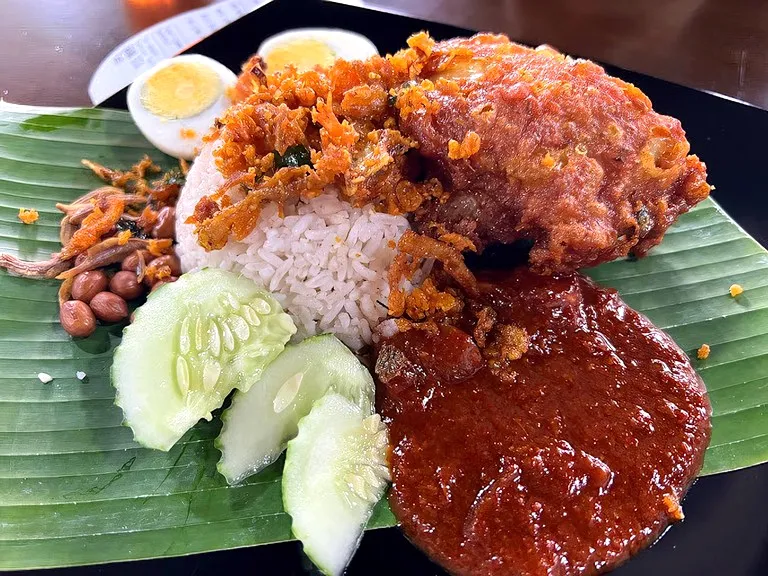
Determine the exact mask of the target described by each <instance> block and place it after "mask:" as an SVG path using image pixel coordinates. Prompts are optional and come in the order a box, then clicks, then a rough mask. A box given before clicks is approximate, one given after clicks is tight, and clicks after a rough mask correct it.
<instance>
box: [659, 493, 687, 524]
mask: <svg viewBox="0 0 768 576" xmlns="http://www.w3.org/2000/svg"><path fill="white" fill-rule="evenodd" d="M663 502H664V506H665V507H666V509H667V514H669V517H670V518H671V519H672V520H675V521H680V520H682V519H683V518H685V514H683V507H682V506H680V502H679V501H678V499H677V498H675V497H674V496H671V495H669V494H665V495H664V499H663Z"/></svg>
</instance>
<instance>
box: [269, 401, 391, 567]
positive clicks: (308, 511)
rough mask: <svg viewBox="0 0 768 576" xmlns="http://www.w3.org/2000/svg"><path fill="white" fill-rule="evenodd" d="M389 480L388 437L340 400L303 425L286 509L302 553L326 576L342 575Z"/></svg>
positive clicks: (291, 450)
mask: <svg viewBox="0 0 768 576" xmlns="http://www.w3.org/2000/svg"><path fill="white" fill-rule="evenodd" d="M388 480H389V470H388V469H387V431H386V428H385V427H384V424H383V423H382V422H381V418H379V415H378V414H373V415H368V414H367V413H365V412H364V411H363V410H361V409H360V407H359V406H357V405H356V404H354V403H353V402H350V401H349V400H348V399H347V398H345V397H344V396H341V395H339V394H328V395H327V396H325V397H323V398H321V399H320V400H318V401H317V403H316V404H315V405H314V407H313V408H312V411H311V412H310V413H309V414H308V415H307V416H306V417H304V418H302V419H301V421H300V422H299V433H298V435H297V436H296V438H294V439H293V440H291V441H290V442H289V443H288V450H287V452H286V456H285V468H284V469H283V506H284V507H285V511H286V512H287V513H288V514H290V515H291V517H292V518H293V524H292V530H293V534H294V535H295V536H296V538H298V539H299V540H301V542H302V544H303V545H304V552H305V553H306V554H307V556H309V558H310V559H311V560H312V562H314V563H315V565H316V566H317V567H318V568H319V569H320V570H321V571H322V572H323V573H324V574H328V575H336V574H342V573H343V572H344V568H345V567H346V566H347V564H348V563H349V561H350V559H351V558H352V554H354V552H355V550H356V549H357V546H358V544H359V543H360V538H361V537H362V535H363V529H364V528H365V525H366V523H367V522H368V519H369V518H370V517H371V512H372V511H373V506H374V505H375V504H376V502H378V501H379V499H380V498H381V497H382V496H383V495H384V490H385V489H386V487H387V482H388Z"/></svg>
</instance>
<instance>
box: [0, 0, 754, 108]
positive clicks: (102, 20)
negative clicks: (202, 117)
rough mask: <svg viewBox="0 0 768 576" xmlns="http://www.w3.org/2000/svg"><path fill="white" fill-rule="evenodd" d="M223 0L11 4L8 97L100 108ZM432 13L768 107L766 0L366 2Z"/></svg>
mask: <svg viewBox="0 0 768 576" xmlns="http://www.w3.org/2000/svg"><path fill="white" fill-rule="evenodd" d="M209 3H211V0H45V1H40V0H37V1H31V0H2V2H0V38H2V44H0V96H2V97H3V98H5V99H6V100H9V101H11V102H17V103H22V104H41V105H65V106H66V105H84V104H88V103H89V101H88V96H87V94H86V87H87V85H88V80H89V79H90V76H91V74H92V73H93V71H94V69H95V68H96V66H97V65H98V64H99V62H101V60H102V59H103V58H104V57H105V56H106V55H107V54H108V53H109V51H110V50H111V49H112V48H114V47H115V46H116V45H117V44H119V43H120V42H121V41H122V40H124V39H126V38H127V37H128V36H130V35H131V34H133V33H135V32H137V31H139V30H141V29H142V28H146V27H147V26H149V25H151V24H153V23H155V22H157V21H159V20H161V19H164V18H167V17H168V16H171V15H173V14H176V13H179V12H182V11H184V10H189V9H191V8H196V7H199V6H203V5H206V4H209ZM355 3H356V4H362V5H367V6H377V7H382V8H384V9H389V10H395V11H398V12H401V13H405V14H409V15H413V16H418V17H420V18H424V19H427V20H434V21H441V22H446V23H449V24H453V25H456V26H463V27H466V28H473V29H476V30H484V29H485V30H493V31H496V32H505V33H507V34H509V35H510V36H511V37H512V38H513V39H515V40H519V41H523V42H527V43H531V44H538V43H548V44H552V45H553V46H556V47H558V48H560V49H561V50H563V51H566V52H572V53H575V54H578V55H580V56H584V57H587V58H592V59H595V60H600V61H602V62H608V63H611V64H614V65H616V66H620V67H622V68H625V69H628V70H635V71H637V72H643V73H645V74H649V75H652V76H657V77H659V78H664V79H666V80H671V81H673V82H677V83H679V84H684V85H686V86H692V87H695V88H702V89H705V90H713V91H716V92H720V93H722V94H727V95H729V96H732V97H735V98H739V99H742V100H745V101H747V102H751V103H753V104H756V105H758V106H762V107H765V108H768V2H766V1H765V0H727V1H726V0H643V2H629V1H616V0H579V1H578V2H574V1H572V0H535V1H534V0H364V1H362V2H359V1H358V2H355Z"/></svg>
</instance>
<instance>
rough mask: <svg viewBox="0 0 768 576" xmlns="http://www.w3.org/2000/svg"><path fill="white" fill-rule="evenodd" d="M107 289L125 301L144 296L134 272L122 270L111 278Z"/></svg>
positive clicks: (142, 288)
mask: <svg viewBox="0 0 768 576" xmlns="http://www.w3.org/2000/svg"><path fill="white" fill-rule="evenodd" d="M109 289H110V291H112V292H113V293H114V294H117V295H118V296H120V298H124V299H125V300H133V299H135V298H138V297H139V296H141V295H142V294H144V286H142V285H141V284H139V282H138V279H137V278H136V273H135V272H128V271H126V270H122V271H120V272H118V273H116V274H115V275H114V276H112V280H110V281H109Z"/></svg>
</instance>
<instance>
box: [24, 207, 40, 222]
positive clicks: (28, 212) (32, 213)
mask: <svg viewBox="0 0 768 576" xmlns="http://www.w3.org/2000/svg"><path fill="white" fill-rule="evenodd" d="M38 218H40V214H38V213H37V210H35V209H34V208H32V209H27V208H19V220H21V221H22V222H24V224H32V223H34V222H37V219H38Z"/></svg>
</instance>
